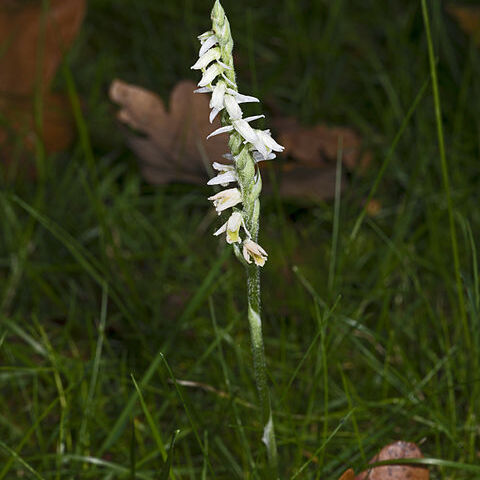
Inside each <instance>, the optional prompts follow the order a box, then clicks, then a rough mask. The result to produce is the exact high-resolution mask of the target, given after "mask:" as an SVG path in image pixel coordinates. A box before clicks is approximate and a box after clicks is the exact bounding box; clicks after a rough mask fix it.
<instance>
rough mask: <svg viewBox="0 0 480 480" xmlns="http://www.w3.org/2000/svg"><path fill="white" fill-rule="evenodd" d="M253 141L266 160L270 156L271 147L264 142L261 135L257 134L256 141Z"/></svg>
mask: <svg viewBox="0 0 480 480" xmlns="http://www.w3.org/2000/svg"><path fill="white" fill-rule="evenodd" d="M255 134H256V133H255ZM251 143H253V145H254V147H255V148H256V149H257V150H258V152H259V153H260V155H261V156H262V157H263V160H266V159H267V158H268V156H269V155H270V152H271V150H270V149H269V148H267V146H266V145H265V143H263V140H262V139H261V138H260V137H258V136H257V138H256V139H255V141H253V142H251Z"/></svg>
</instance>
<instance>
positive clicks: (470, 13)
mask: <svg viewBox="0 0 480 480" xmlns="http://www.w3.org/2000/svg"><path fill="white" fill-rule="evenodd" d="M447 12H448V13H450V15H452V17H454V18H455V20H456V21H457V23H458V25H459V27H460V28H461V29H462V30H463V31H464V32H465V33H466V34H467V35H468V36H470V37H472V38H473V40H474V42H475V43H476V44H477V45H480V7H478V6H473V5H463V6H462V5H453V4H450V5H447Z"/></svg>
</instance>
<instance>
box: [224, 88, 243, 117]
mask: <svg viewBox="0 0 480 480" xmlns="http://www.w3.org/2000/svg"><path fill="white" fill-rule="evenodd" d="M223 104H224V105H225V108H226V109H227V112H228V115H229V117H230V120H232V121H233V120H240V119H241V118H242V117H243V112H242V109H241V108H240V105H239V104H238V102H237V100H236V99H235V97H234V96H233V95H230V94H227V95H225V96H224V97H223Z"/></svg>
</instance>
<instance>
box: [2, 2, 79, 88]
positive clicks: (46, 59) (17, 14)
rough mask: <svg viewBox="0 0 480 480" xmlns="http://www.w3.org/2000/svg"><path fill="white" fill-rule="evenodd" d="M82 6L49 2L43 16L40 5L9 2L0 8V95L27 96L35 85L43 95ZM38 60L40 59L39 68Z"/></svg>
mask: <svg viewBox="0 0 480 480" xmlns="http://www.w3.org/2000/svg"><path fill="white" fill-rule="evenodd" d="M85 2H86V0H50V2H49V7H48V10H47V11H46V12H43V7H42V3H43V2H38V1H37V2H28V3H25V2H20V1H18V0H17V1H13V0H10V1H9V2H7V3H4V4H3V5H2V6H0V46H1V50H2V54H1V55H0V91H1V92H2V93H4V94H7V95H31V94H32V93H33V91H34V89H35V85H36V83H38V85H39V86H40V88H41V89H42V90H44V91H45V90H47V89H48V88H49V87H50V84H51V81H52V79H53V77H54V75H55V73H56V71H57V69H58V66H59V65H60V61H61V59H62V57H63V54H64V53H65V51H66V50H67V49H68V48H69V47H70V45H71V43H72V41H73V40H74V38H75V37H76V36H77V33H78V31H79V29H80V25H81V23H82V20H83V17H84V15H85V9H86V3H85ZM2 3H3V2H2ZM42 31H43V33H42ZM42 50H43V54H42ZM39 59H42V62H41V65H39ZM38 66H40V72H39V73H40V74H39V75H37V71H38V70H37V68H38Z"/></svg>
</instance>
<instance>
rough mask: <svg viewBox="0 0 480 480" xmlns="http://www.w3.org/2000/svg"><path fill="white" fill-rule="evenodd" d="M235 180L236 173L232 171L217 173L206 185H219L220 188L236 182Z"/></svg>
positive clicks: (236, 178)
mask: <svg viewBox="0 0 480 480" xmlns="http://www.w3.org/2000/svg"><path fill="white" fill-rule="evenodd" d="M237 180H238V177H237V173H236V172H235V170H234V169H233V170H228V171H226V172H223V173H219V174H218V175H217V176H216V177H213V178H211V179H210V180H209V181H208V182H207V185H221V186H222V187H226V186H227V185H228V184H229V183H231V182H236V181H237Z"/></svg>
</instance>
